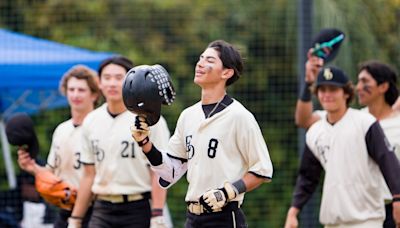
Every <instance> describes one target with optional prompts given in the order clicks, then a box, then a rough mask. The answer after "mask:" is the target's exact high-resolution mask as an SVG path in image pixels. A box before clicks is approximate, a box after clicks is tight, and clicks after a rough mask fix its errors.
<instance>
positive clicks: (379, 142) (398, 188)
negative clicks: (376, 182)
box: [365, 122, 400, 195]
mask: <svg viewBox="0 0 400 228" xmlns="http://www.w3.org/2000/svg"><path fill="white" fill-rule="evenodd" d="M365 141H366V143H367V149H368V154H369V156H371V158H372V159H373V160H374V161H375V162H376V163H377V164H378V166H379V168H380V170H381V172H382V174H383V177H384V178H385V181H386V184H387V185H388V187H389V189H390V192H391V193H392V194H393V195H395V194H400V179H399V178H398V175H399V173H400V163H399V160H398V159H397V157H396V155H395V153H394V152H393V150H392V147H391V146H390V144H389V142H388V141H387V139H386V137H385V134H384V132H383V130H382V128H381V126H380V125H379V123H378V122H375V123H374V124H372V125H371V127H370V128H369V129H368V132H367V134H366V135H365Z"/></svg>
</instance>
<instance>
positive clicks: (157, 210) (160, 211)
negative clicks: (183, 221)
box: [151, 208, 163, 217]
mask: <svg viewBox="0 0 400 228" xmlns="http://www.w3.org/2000/svg"><path fill="white" fill-rule="evenodd" d="M162 215H163V209H162V208H153V209H151V217H157V216H162Z"/></svg>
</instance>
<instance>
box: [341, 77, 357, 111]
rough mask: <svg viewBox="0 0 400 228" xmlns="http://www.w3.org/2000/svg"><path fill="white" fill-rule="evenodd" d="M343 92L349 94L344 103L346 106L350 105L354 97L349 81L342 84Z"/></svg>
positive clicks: (351, 84)
mask: <svg viewBox="0 0 400 228" xmlns="http://www.w3.org/2000/svg"><path fill="white" fill-rule="evenodd" d="M342 88H343V90H344V93H345V94H347V95H349V97H348V98H347V100H346V105H347V107H349V106H350V103H351V102H352V101H353V99H354V94H355V92H354V85H353V83H352V82H351V81H349V82H347V83H346V85H344V86H343V87H342Z"/></svg>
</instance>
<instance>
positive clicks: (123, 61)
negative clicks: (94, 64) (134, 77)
mask: <svg viewBox="0 0 400 228" xmlns="http://www.w3.org/2000/svg"><path fill="white" fill-rule="evenodd" d="M109 64H115V65H119V66H121V67H123V68H125V70H126V72H128V71H129V70H130V69H131V68H133V67H134V65H133V62H132V61H131V60H130V59H128V58H127V57H124V56H113V57H110V58H107V59H105V60H103V62H101V63H100V66H99V70H98V73H99V76H100V77H101V73H102V72H103V69H104V67H106V66H107V65H109Z"/></svg>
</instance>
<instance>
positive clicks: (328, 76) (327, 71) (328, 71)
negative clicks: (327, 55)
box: [324, 68, 333, 80]
mask: <svg viewBox="0 0 400 228" xmlns="http://www.w3.org/2000/svg"><path fill="white" fill-rule="evenodd" d="M324 78H325V79H326V80H332V78H333V74H332V71H331V69H329V68H326V69H324Z"/></svg>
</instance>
